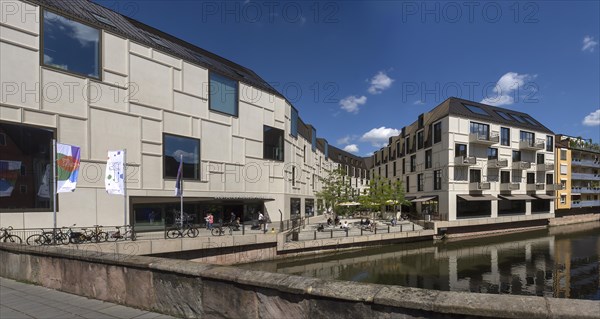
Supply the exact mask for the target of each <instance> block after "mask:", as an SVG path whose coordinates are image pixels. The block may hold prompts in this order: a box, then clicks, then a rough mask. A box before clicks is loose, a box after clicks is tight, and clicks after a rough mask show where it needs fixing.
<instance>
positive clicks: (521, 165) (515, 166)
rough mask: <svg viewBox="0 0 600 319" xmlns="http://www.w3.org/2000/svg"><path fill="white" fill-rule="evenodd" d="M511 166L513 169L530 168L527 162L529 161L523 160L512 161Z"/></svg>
mask: <svg viewBox="0 0 600 319" xmlns="http://www.w3.org/2000/svg"><path fill="white" fill-rule="evenodd" d="M512 168H513V169H530V168H531V163H529V162H523V161H518V162H513V163H512Z"/></svg>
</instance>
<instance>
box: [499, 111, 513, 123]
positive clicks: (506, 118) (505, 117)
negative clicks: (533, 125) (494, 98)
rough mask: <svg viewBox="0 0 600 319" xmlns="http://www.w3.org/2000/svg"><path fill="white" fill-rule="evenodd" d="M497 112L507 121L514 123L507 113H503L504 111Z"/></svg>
mask: <svg viewBox="0 0 600 319" xmlns="http://www.w3.org/2000/svg"><path fill="white" fill-rule="evenodd" d="M495 112H496V113H497V114H498V115H500V116H501V117H502V118H503V119H505V120H507V121H514V119H513V118H512V117H511V116H510V115H508V114H507V113H505V112H502V111H495Z"/></svg>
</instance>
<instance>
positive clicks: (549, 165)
mask: <svg viewBox="0 0 600 319" xmlns="http://www.w3.org/2000/svg"><path fill="white" fill-rule="evenodd" d="M536 168H537V170H538V171H553V170H554V163H549V162H546V163H544V164H537V165H536Z"/></svg>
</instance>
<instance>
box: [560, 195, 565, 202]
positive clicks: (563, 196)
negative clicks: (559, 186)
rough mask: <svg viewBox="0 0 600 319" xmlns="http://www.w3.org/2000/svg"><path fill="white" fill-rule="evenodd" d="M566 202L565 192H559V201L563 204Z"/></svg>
mask: <svg viewBox="0 0 600 319" xmlns="http://www.w3.org/2000/svg"><path fill="white" fill-rule="evenodd" d="M566 202H567V194H560V203H561V204H565V203H566Z"/></svg>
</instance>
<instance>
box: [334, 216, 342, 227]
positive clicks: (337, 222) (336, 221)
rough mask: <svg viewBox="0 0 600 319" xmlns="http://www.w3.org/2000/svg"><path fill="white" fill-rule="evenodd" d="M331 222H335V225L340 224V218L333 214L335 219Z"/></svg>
mask: <svg viewBox="0 0 600 319" xmlns="http://www.w3.org/2000/svg"><path fill="white" fill-rule="evenodd" d="M333 222H334V223H335V226H337V225H339V224H340V219H339V218H338V217H337V216H335V219H334V220H333Z"/></svg>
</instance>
